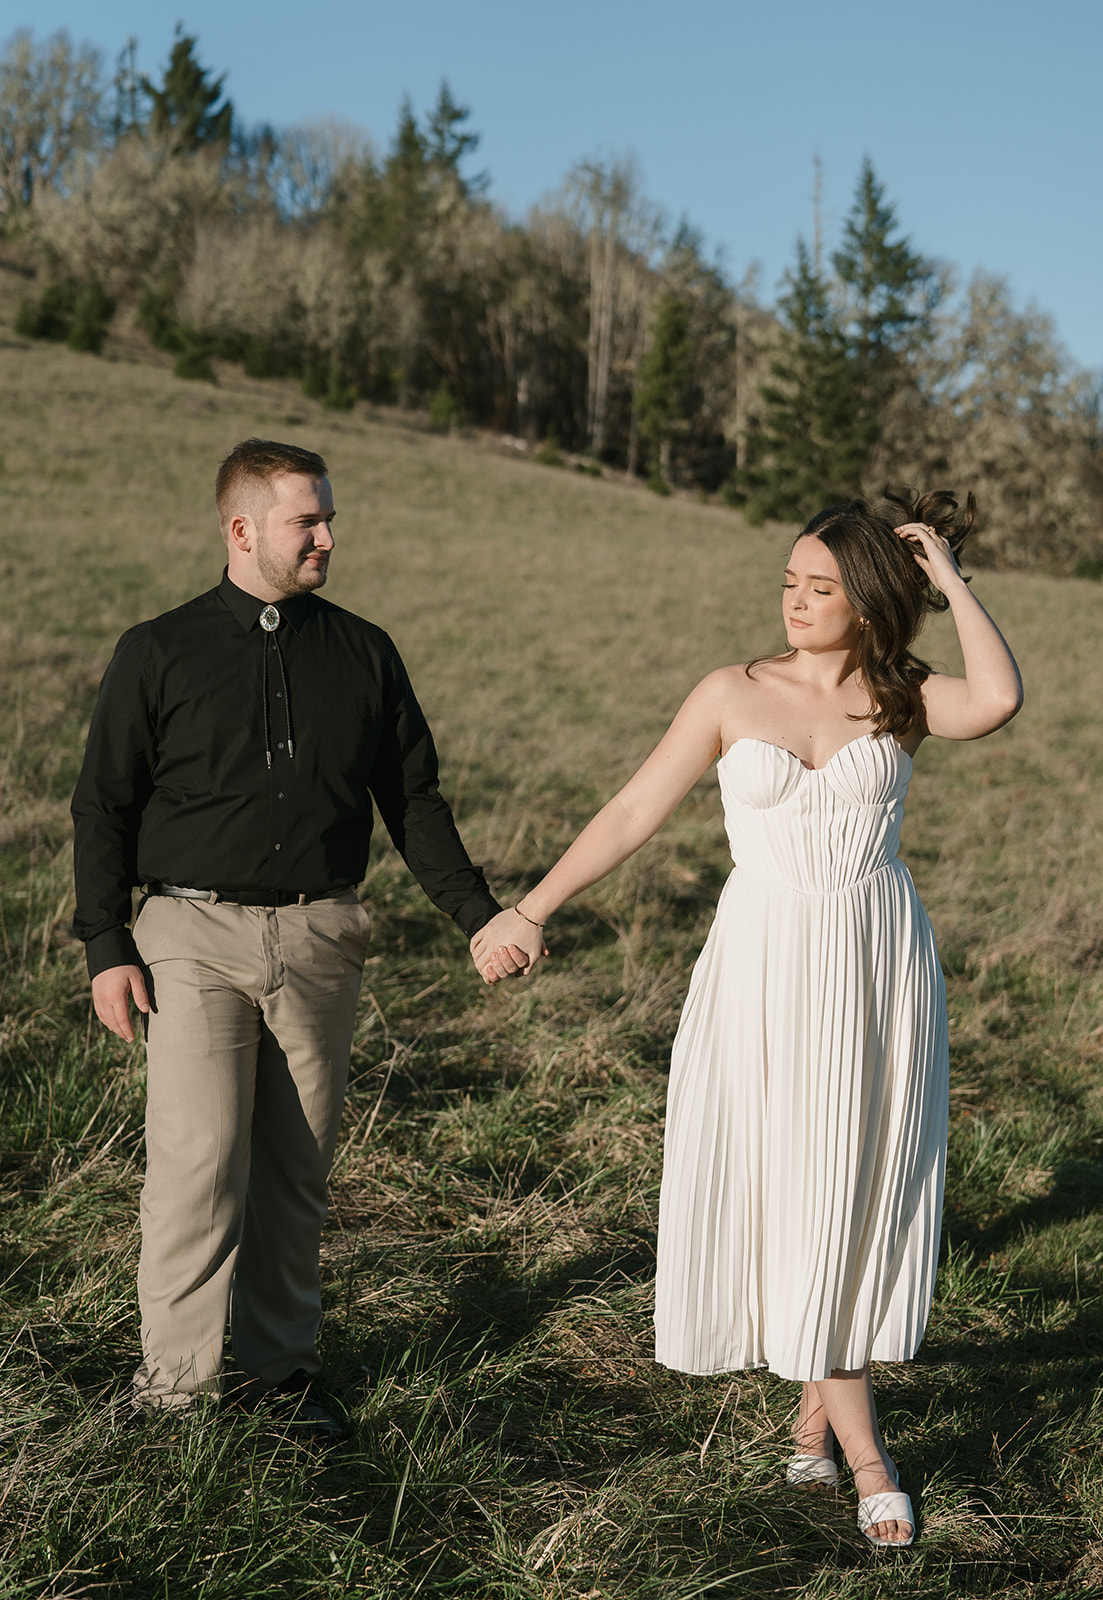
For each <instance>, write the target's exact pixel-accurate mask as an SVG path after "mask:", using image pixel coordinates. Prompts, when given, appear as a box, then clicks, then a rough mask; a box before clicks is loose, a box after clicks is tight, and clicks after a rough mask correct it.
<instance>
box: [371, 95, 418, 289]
mask: <svg viewBox="0 0 1103 1600" xmlns="http://www.w3.org/2000/svg"><path fill="white" fill-rule="evenodd" d="M428 170H429V152H428V149H427V147H426V143H425V136H424V135H423V133H422V132H421V129H420V128H419V127H418V125H417V118H416V117H415V116H414V111H413V107H412V106H411V104H410V101H409V97H408V96H406V97H404V98H403V101H402V105H401V106H400V107H399V112H398V127H397V128H396V129H395V134H394V139H393V140H392V142H391V148H390V150H389V151H388V152H387V159H386V161H385V162H384V165H383V178H382V184H381V192H380V201H381V204H380V208H379V209H380V212H381V216H380V218H379V221H380V222H381V225H382V226H381V231H382V235H383V237H382V239H381V241H380V242H381V243H383V244H384V245H385V246H386V248H387V249H388V251H389V252H390V255H391V258H392V261H393V263H394V266H395V270H396V271H397V272H398V273H400V274H401V273H402V272H403V271H404V270H406V269H408V268H409V267H410V266H411V265H412V264H413V262H414V261H415V260H416V259H417V258H418V257H420V255H421V253H422V250H423V248H424V240H423V237H422V236H423V233H424V231H425V226H426V222H427V220H428V217H429V215H430V205H429V185H428Z"/></svg>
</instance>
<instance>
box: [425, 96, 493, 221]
mask: <svg viewBox="0 0 1103 1600" xmlns="http://www.w3.org/2000/svg"><path fill="white" fill-rule="evenodd" d="M470 115H471V108H470V106H461V105H457V103H456V101H455V100H453V98H452V91H451V89H450V88H449V87H448V80H447V78H442V79H441V85H440V90H439V93H438V94H437V103H436V105H435V106H434V107H433V109H432V111H431V112H430V113H429V116H428V119H427V122H426V135H425V139H424V146H425V154H426V157H427V158H428V161H429V163H430V165H431V166H433V167H434V168H435V169H436V170H437V171H438V172H440V173H443V174H447V175H449V176H451V177H453V178H455V180H456V181H457V182H458V184H459V186H460V188H461V190H462V191H463V193H464V194H469V195H470V194H481V193H482V192H483V191H484V190H485V189H486V187H487V185H488V184H489V182H490V178H489V176H488V174H487V173H485V172H479V173H477V174H476V175H475V177H473V178H464V177H463V176H462V175H461V173H460V162H461V161H462V160H463V159H464V157H465V156H469V155H473V154H474V152H475V151H476V150H477V149H478V147H479V135H478V134H477V133H471V132H470V131H468V130H466V129H464V128H463V127H462V124H463V123H465V122H466V121H467V119H468V117H469V116H470Z"/></svg>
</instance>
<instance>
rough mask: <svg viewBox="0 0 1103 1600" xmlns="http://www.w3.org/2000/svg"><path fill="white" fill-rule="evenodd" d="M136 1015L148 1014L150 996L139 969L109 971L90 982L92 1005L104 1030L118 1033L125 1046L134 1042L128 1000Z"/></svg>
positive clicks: (111, 969) (114, 968)
mask: <svg viewBox="0 0 1103 1600" xmlns="http://www.w3.org/2000/svg"><path fill="white" fill-rule="evenodd" d="M131 995H133V997H134V1004H135V1005H136V1006H137V1008H138V1010H139V1011H142V1012H147V1011H148V1010H149V995H148V993H147V992H146V980H145V976H144V974H143V972H142V969H141V967H108V968H107V970H106V972H100V973H97V975H96V976H95V977H94V978H93V979H92V1004H93V1005H94V1006H95V1008H96V1015H97V1017H99V1019H100V1021H101V1022H102V1023H103V1025H104V1027H105V1028H110V1029H111V1032H112V1033H117V1034H118V1036H119V1038H120V1039H125V1040H126V1042H127V1044H132V1043H133V1041H134V1026H133V1024H132V1022H131V1020H130V997H131Z"/></svg>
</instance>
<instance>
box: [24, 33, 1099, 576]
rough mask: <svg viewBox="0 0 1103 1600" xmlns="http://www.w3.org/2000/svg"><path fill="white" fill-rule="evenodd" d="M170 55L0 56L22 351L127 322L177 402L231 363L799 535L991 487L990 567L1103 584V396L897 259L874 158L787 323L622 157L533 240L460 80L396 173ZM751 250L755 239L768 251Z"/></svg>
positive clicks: (986, 542)
mask: <svg viewBox="0 0 1103 1600" xmlns="http://www.w3.org/2000/svg"><path fill="white" fill-rule="evenodd" d="M223 82H224V78H223V77H219V76H216V75H215V73H214V72H213V71H212V70H211V69H210V68H208V67H206V66H205V65H204V64H203V63H202V60H201V58H200V54H199V47H198V41H197V39H196V38H195V37H194V36H192V35H189V34H187V33H186V32H184V31H183V29H182V28H181V27H178V28H177V31H176V35H175V38H174V40H173V42H172V46H171V50H170V54H169V58H168V63H167V65H166V66H165V68H164V69H163V71H162V74H161V78H160V81H159V82H154V81H152V80H150V79H148V78H146V77H144V76H142V75H140V74H139V73H138V72H137V69H136V45H135V41H133V40H131V41H129V42H128V43H127V45H126V46H125V48H124V49H123V50H122V51H121V52H120V55H119V57H118V60H117V62H116V64H115V70H114V75H113V77H111V78H108V76H107V75H106V74H105V71H104V66H103V62H102V59H101V57H100V55H99V53H98V51H97V50H96V49H95V48H94V47H93V46H91V45H88V44H84V43H81V44H76V43H74V42H73V41H72V40H71V39H70V37H69V36H68V35H67V34H66V33H64V32H61V33H56V34H54V35H53V36H51V37H50V38H47V39H45V40H44V41H41V42H38V41H36V39H35V37H34V35H33V33H32V32H31V31H30V30H29V29H23V30H20V31H19V32H17V33H15V34H14V35H13V36H12V37H11V38H10V39H9V40H8V42H7V44H6V45H5V46H4V48H3V50H2V52H0V232H2V237H3V241H4V249H5V252H6V254H7V255H8V257H9V259H11V260H14V261H15V263H16V264H17V265H18V266H19V267H20V268H21V269H22V270H24V271H25V272H26V273H27V274H28V285H27V293H26V296H25V298H24V299H23V302H22V306H21V308H20V311H19V314H18V318H17V322H16V326H17V329H18V331H19V332H21V333H24V334H28V335H33V336H38V337H42V338H46V339H64V340H68V342H69V343H70V345H72V346H73V347H74V348H76V349H81V350H86V351H89V352H92V353H98V352H100V351H101V350H102V349H103V347H104V341H105V339H106V337H107V334H108V330H109V329H110V328H111V327H112V326H129V327H133V326H135V325H137V326H138V327H140V328H141V329H143V330H144V332H145V334H146V335H147V336H148V337H149V338H150V339H151V340H152V342H153V343H154V344H155V345H156V346H157V347H159V348H160V349H163V350H167V351H170V352H171V353H172V354H173V356H174V359H175V368H176V371H177V374H178V375H179V376H180V377H181V378H191V379H198V380H207V381H215V380H216V376H217V371H216V367H215V365H214V363H215V362H216V361H223V362H225V361H230V362H235V363H239V364H240V365H241V366H242V367H243V368H244V370H245V371H246V372H247V373H248V374H249V375H251V376H254V377H265V376H290V377H294V378H296V379H298V380H300V381H301V383H302V385H303V388H304V390H305V391H306V392H307V394H309V395H311V396H313V397H314V398H318V399H321V400H323V401H324V402H325V403H326V404H327V405H329V406H331V407H333V408H334V409H336V410H340V409H344V408H349V407H351V406H352V405H354V404H355V402H356V401H357V399H358V398H362V399H365V400H368V401H371V402H373V403H375V404H391V405H396V406H399V407H403V408H406V409H409V410H416V411H420V412H422V413H423V414H425V415H426V416H427V419H428V421H429V423H430V425H431V426H433V427H434V428H437V429H439V430H441V431H447V430H450V429H455V428H462V427H465V426H473V427H478V428H485V429H492V430H495V431H497V432H499V433H502V434H508V435H511V436H514V437H515V438H517V439H519V440H523V441H525V442H526V443H527V444H528V445H529V447H530V448H534V449H536V448H539V454H540V456H541V457H542V459H544V460H546V461H548V462H549V463H552V464H555V463H558V462H559V461H561V460H562V459H563V456H562V452H567V453H568V454H570V455H572V456H574V457H575V458H576V461H577V462H578V464H580V465H582V466H584V467H586V468H587V469H588V470H591V471H593V472H594V473H595V474H596V473H601V472H606V473H609V472H619V473H624V474H626V475H628V476H629V477H630V478H641V479H644V480H646V481H647V482H648V483H649V484H650V485H651V487H652V488H654V489H655V490H656V491H657V492H659V493H670V492H671V491H672V490H679V491H690V492H696V493H697V494H698V495H704V496H713V495H722V496H723V497H724V499H726V500H727V502H728V503H729V504H731V505H732V506H733V507H736V508H738V509H739V510H740V511H741V512H742V513H743V515H744V516H745V517H746V518H747V519H748V520H750V521H752V522H761V521H763V520H765V519H767V518H771V519H779V520H787V521H788V520H793V521H800V520H803V519H805V518H807V517H808V516H809V515H811V514H812V513H814V512H815V511H816V510H817V509H819V508H820V507H821V506H822V505H823V504H825V503H828V502H830V501H832V500H835V499H840V498H844V497H848V496H850V495H853V494H859V493H865V494H871V495H875V494H877V493H879V491H880V490H881V488H882V487H883V486H884V484H885V483H886V482H887V481H892V482H893V483H911V484H919V485H923V486H933V485H943V484H948V485H951V486H953V487H956V488H957V489H959V490H960V491H963V490H964V489H966V488H972V489H973V490H974V491H975V493H976V495H977V497H978V500H979V501H980V503H981V508H982V513H983V518H982V522H981V525H980V530H979V533H978V535H976V536H975V537H974V541H973V547H972V548H971V555H972V557H973V559H975V560H980V561H985V562H987V563H989V564H992V565H999V566H1008V567H1025V568H1040V569H1043V570H1048V571H1051V572H1055V573H1073V574H1076V575H1079V576H1085V577H1096V578H1098V577H1100V576H1103V420H1101V404H1100V400H1101V391H1100V380H1099V375H1098V374H1094V375H1093V374H1089V373H1086V372H1084V371H1083V370H1080V369H1078V368H1077V367H1076V366H1075V365H1074V364H1073V363H1072V362H1071V361H1070V360H1069V359H1068V357H1067V355H1066V354H1065V352H1064V351H1063V350H1062V348H1061V347H1060V345H1059V344H1058V342H1057V340H1056V336H1055V333H1054V329H1053V325H1052V323H1051V321H1050V319H1049V318H1048V317H1046V316H1045V315H1044V314H1043V313H1041V312H1039V311H1038V310H1036V309H1034V308H1032V307H1028V308H1026V309H1023V308H1020V307H1017V306H1016V305H1015V304H1014V303H1013V300H1012V298H1011V296H1010V293H1009V290H1008V287H1007V284H1006V282H1005V281H1004V280H1003V279H1001V278H1000V277H999V276H997V275H995V274H992V273H988V272H981V273H977V274H976V275H974V277H973V278H972V279H971V280H970V281H969V282H967V283H965V284H963V285H962V284H959V283H958V282H957V281H956V279H955V274H954V271H953V268H952V267H951V266H950V265H948V264H946V263H944V262H938V261H934V260H931V259H929V258H927V257H925V256H923V255H922V254H921V253H920V252H919V250H918V249H917V248H916V247H915V245H914V244H913V243H912V241H911V239H910V238H909V237H908V236H907V235H906V234H905V233H904V232H903V230H902V227H901V225H900V223H899V221H898V219H897V215H896V210H895V207H894V205H893V204H892V202H891V201H890V200H889V199H888V198H887V197H886V194H885V191H884V187H883V185H882V184H881V182H880V180H879V179H878V176H877V173H876V170H875V168H874V166H873V163H872V161H871V160H869V159H868V158H867V159H866V160H865V161H864V162H863V165H862V168H861V171H860V172H859V174H858V177H857V182H856V186H855V194H854V200H853V203H852V206H851V209H850V211H849V212H848V214H847V216H846V218H845V221H844V224H843V227H842V230H841V236H840V238H839V240H838V242H837V244H836V246H835V247H834V248H829V247H828V244H827V242H826V241H825V240H824V239H823V237H822V229H821V226H820V221H819V207H818V206H817V208H816V216H815V219H814V225H813V231H812V238H811V240H810V241H805V240H800V241H799V242H798V245H797V248H796V252H795V257H794V261H793V264H792V266H791V267H790V269H789V270H788V272H787V273H786V275H785V278H784V280H783V282H782V285H781V288H780V293H779V296H778V298H777V301H776V303H775V304H773V305H767V304H764V303H763V302H762V301H761V299H760V297H759V295H758V293H757V291H756V285H755V283H754V281H753V279H747V280H745V281H743V282H741V283H734V282H732V281H731V279H730V277H729V276H728V275H727V273H726V272H725V271H724V269H723V266H722V265H721V264H720V263H718V262H717V261H716V260H712V259H710V258H709V257H708V256H707V254H706V250H705V245H704V241H703V240H702V238H701V236H700V235H699V233H697V232H696V231H695V230H694V228H693V227H692V226H691V225H690V223H689V222H688V221H686V220H682V221H681V222H680V223H679V224H678V225H677V226H676V227H673V228H672V227H671V226H670V225H669V223H668V222H667V220H666V219H665V218H664V217H663V216H662V215H661V213H660V212H659V210H658V209H657V208H656V207H655V206H654V205H653V204H652V203H651V202H650V201H649V200H648V198H647V197H646V195H645V193H644V192H643V189H642V184H641V180H640V178H639V175H638V172H637V171H636V170H635V168H634V166H633V163H632V161H631V159H630V158H623V159H622V158H594V159H591V160H587V161H580V162H578V163H576V164H575V165H574V166H572V167H571V168H570V170H569V171H568V173H567V175H566V177H565V179H564V182H563V184H562V187H561V188H560V190H559V191H558V192H557V193H556V194H554V195H552V196H549V197H548V198H547V199H546V200H544V201H543V202H541V203H540V204H539V205H537V206H535V207H533V208H532V209H531V210H530V212H529V213H528V215H527V216H526V217H525V218H524V219H523V220H517V219H514V218H510V217H508V216H507V215H506V214H505V213H504V212H503V211H502V209H501V208H500V207H498V206H496V205H495V204H494V202H493V199H492V197H491V193H490V183H489V179H488V177H487V175H486V174H485V173H477V172H474V171H473V170H472V168H473V166H474V158H475V152H476V150H477V147H478V142H479V139H478V135H477V133H475V132H474V131H472V129H471V128H470V126H469V122H470V112H469V109H468V108H467V107H466V106H464V105H462V104H461V103H459V102H458V101H457V100H456V99H455V98H454V96H453V94H452V91H451V89H450V88H449V86H448V84H447V83H442V85H441V87H440V92H439V95H438V98H437V101H436V103H435V105H434V106H433V107H432V108H431V110H430V111H429V112H428V113H427V114H425V115H424V116H423V117H422V118H421V119H420V120H419V119H418V117H417V116H416V115H415V112H414V109H413V107H412V106H411V105H410V103H409V102H408V101H404V102H403V104H402V106H401V108H400V111H399V115H398V123H397V127H396V129H395V132H394V135H393V138H392V140H391V142H390V144H389V146H388V148H387V150H386V152H385V153H382V154H380V153H379V152H378V151H376V150H375V149H374V148H373V146H372V144H371V142H370V141H369V139H368V138H367V136H366V135H365V134H364V133H363V132H362V131H361V130H359V129H358V128H356V127H353V126H351V125H349V124H346V123H341V122H337V121H322V122H318V123H314V124H310V125H307V126H301V127H292V128H274V127H270V126H262V127H252V128H250V127H246V126H245V125H244V124H243V123H242V122H241V120H240V119H239V118H238V117H237V116H236V115H235V112H234V108H233V106H232V104H231V102H230V100H229V99H228V98H227V97H226V96H225V94H224V93H223ZM752 230H753V224H752V225H751V228H749V230H748V231H749V232H750V231H752Z"/></svg>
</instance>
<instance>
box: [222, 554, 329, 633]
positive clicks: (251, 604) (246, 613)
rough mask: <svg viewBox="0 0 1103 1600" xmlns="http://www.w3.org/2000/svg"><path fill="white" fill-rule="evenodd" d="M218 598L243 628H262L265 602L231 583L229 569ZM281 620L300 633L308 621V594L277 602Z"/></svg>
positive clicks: (294, 595) (224, 573) (223, 575)
mask: <svg viewBox="0 0 1103 1600" xmlns="http://www.w3.org/2000/svg"><path fill="white" fill-rule="evenodd" d="M218 597H219V599H220V600H221V601H222V602H223V604H224V605H225V606H227V607H228V608H229V609H230V611H231V612H232V613H233V615H234V616H235V617H236V618H237V620H238V621H239V622H240V623H241V626H242V627H243V628H244V629H246V631H250V630H251V629H253V628H259V627H260V614H261V612H262V611H263V610H264V606H265V602H264V601H263V600H258V599H257V597H256V595H255V594H246V592H245V590H244V589H239V588H238V586H237V584H236V583H232V582H231V581H230V573H229V568H226V569H225V570H224V571H223V573H222V582H221V583H220V584H219V586H218ZM275 605H276V610H277V611H278V612H279V614H280V620H281V621H283V622H288V623H290V624H291V626H292V627H293V628H294V630H295V632H296V633H298V632H299V630H300V629H301V628H302V625H303V623H304V622H305V621H306V615H307V611H308V609H309V606H310V596H309V595H308V594H293V595H290V596H289V597H288V598H287V599H286V600H277V601H276V602H275Z"/></svg>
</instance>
